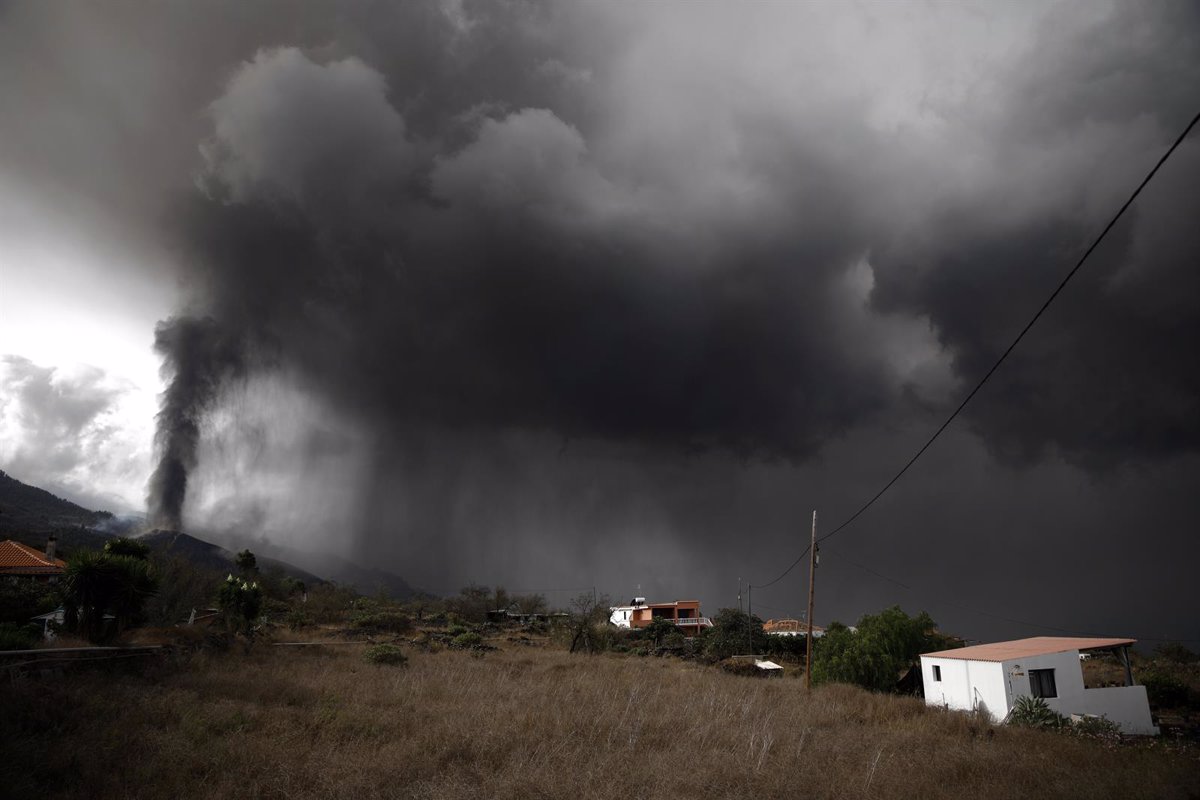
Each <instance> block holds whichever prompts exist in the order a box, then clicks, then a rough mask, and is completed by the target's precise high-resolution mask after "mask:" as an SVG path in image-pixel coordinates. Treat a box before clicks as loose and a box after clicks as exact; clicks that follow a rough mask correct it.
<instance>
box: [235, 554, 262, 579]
mask: <svg viewBox="0 0 1200 800" xmlns="http://www.w3.org/2000/svg"><path fill="white" fill-rule="evenodd" d="M233 563H235V564H237V568H238V569H240V570H241V571H242V574H243V575H247V576H249V575H254V574H255V573H257V572H258V558H257V557H255V555H254V553H251V552H250V550H249V549H246V550H243V551H242V552H240V553H238V554H237V556H236V557H235V558H234V562H233Z"/></svg>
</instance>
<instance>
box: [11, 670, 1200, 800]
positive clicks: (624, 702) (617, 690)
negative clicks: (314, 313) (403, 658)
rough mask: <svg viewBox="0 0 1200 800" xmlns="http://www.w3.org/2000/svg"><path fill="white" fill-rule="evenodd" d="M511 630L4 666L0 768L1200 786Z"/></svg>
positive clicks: (548, 790) (1154, 762)
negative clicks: (58, 668)
mask: <svg viewBox="0 0 1200 800" xmlns="http://www.w3.org/2000/svg"><path fill="white" fill-rule="evenodd" d="M512 647H514V649H511V650H506V651H501V652H496V653H489V654H488V655H487V656H486V657H484V658H479V657H473V656H471V655H469V654H466V653H461V652H452V651H444V652H439V653H432V654H426V653H416V652H413V653H411V654H410V655H411V658H410V662H409V665H408V666H407V667H404V668H396V667H380V666H373V665H368V664H365V663H363V662H362V660H361V650H360V648H359V647H358V646H343V647H339V648H336V649H335V648H328V649H326V650H318V649H316V648H269V647H263V646H258V647H257V648H256V650H255V652H253V653H251V654H249V655H246V654H244V653H242V652H240V651H231V652H228V653H223V654H210V655H202V656H198V657H197V658H196V659H195V660H193V661H192V662H190V663H189V664H187V665H184V666H177V667H174V668H161V669H159V670H156V671H155V672H154V674H151V675H141V674H137V673H136V672H133V671H130V670H129V668H128V667H125V666H123V667H120V668H112V669H108V670H104V671H95V672H91V673H68V677H67V678H66V679H60V680H55V681H49V682H32V681H31V682H25V683H18V684H10V683H9V682H7V681H5V682H3V684H0V708H3V709H5V713H4V714H2V715H0V742H4V743H5V749H6V750H7V751H8V753H7V756H6V757H4V758H0V786H4V787H5V789H6V790H7V791H10V792H12V793H13V794H12V796H18V797H24V796H29V797H33V796H38V797H79V796H84V795H86V796H89V797H127V798H158V797H163V798H168V797H197V798H206V797H211V798H218V797H291V798H310V797H313V798H315V797H320V798H355V799H356V800H357V799H358V798H363V799H366V798H384V797H388V798H391V797H413V798H417V797H421V798H472V799H473V800H474V799H476V798H483V797H489V798H490V797H497V798H530V797H569V798H572V800H586V799H587V798H600V797H604V798H609V797H615V798H622V799H623V800H624V799H626V798H628V799H630V800H632V798H676V797H679V798H684V797H687V798H701V797H703V798H723V797H800V796H804V797H830V798H841V797H845V798H860V797H897V798H900V797H918V796H919V797H921V798H922V799H923V800H935V799H936V798H948V799H949V798H952V799H953V800H962V798H964V797H966V798H971V800H986V799H987V798H1014V799H1015V798H1030V797H1063V798H1071V797H1079V798H1089V799H1090V800H1094V798H1100V797H1123V798H1138V797H1146V798H1150V797H1153V798H1172V797H1181V798H1182V797H1196V796H1197V795H1198V794H1200V763H1198V762H1197V754H1196V750H1195V749H1194V748H1192V749H1185V750H1178V749H1173V748H1171V747H1169V746H1166V745H1164V744H1163V743H1162V742H1155V743H1153V744H1151V743H1146V744H1143V745H1136V746H1128V745H1127V746H1121V747H1116V748H1115V749H1112V748H1106V746H1105V745H1102V744H1099V743H1096V742H1092V741H1085V740H1077V739H1070V738H1065V737H1062V736H1056V735H1053V734H1044V733H1038V732H1033V731H1024V730H1014V729H1006V728H991V727H990V726H988V725H986V724H983V723H981V722H979V721H978V720H973V719H972V718H970V717H968V716H966V715H963V714H956V713H947V712H943V711H938V710H930V709H926V707H925V706H924V705H923V704H922V703H921V702H920V701H916V700H911V699H903V698H895V697H887V696H880V695H871V694H868V693H865V692H862V691H859V690H856V689H851V688H849V687H844V686H831V687H825V688H822V689H818V690H816V691H815V692H814V693H813V694H812V695H811V697H810V696H808V695H806V694H805V692H804V690H803V688H802V687H801V685H800V683H799V682H798V681H797V680H795V679H782V680H772V681H762V680H756V679H753V678H740V677H734V676H729V675H725V674H722V673H720V672H719V671H717V670H714V669H707V668H703V667H699V666H695V665H691V664H686V663H683V662H679V661H675V660H671V659H638V658H627V657H626V658H623V657H617V656H597V657H587V656H571V655H569V654H567V653H564V652H562V651H558V650H550V649H542V648H537V647H521V648H516V647H515V646H512ZM117 663H121V662H117ZM873 764H874V765H875V766H874V771H873V773H872V765H873ZM868 780H870V786H869V788H868V786H867V784H868ZM2 793H3V792H2V791H0V794H2Z"/></svg>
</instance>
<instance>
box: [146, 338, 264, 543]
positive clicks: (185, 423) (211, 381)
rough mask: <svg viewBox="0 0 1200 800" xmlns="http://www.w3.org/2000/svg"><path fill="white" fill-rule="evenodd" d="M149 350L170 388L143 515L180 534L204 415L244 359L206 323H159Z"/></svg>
mask: <svg viewBox="0 0 1200 800" xmlns="http://www.w3.org/2000/svg"><path fill="white" fill-rule="evenodd" d="M154 349H155V350H156V351H157V352H158V353H160V354H161V355H162V357H163V367H162V369H163V377H164V378H166V379H167V380H168V381H169V383H168V385H167V390H166V391H165V392H163V395H162V407H161V408H160V410H159V412H158V432H157V433H156V435H155V444H156V446H157V447H158V450H159V462H158V466H157V467H156V468H155V470H154V474H153V475H152V476H151V477H150V486H149V496H148V497H147V507H148V509H147V510H148V512H149V517H150V522H151V524H152V525H154V526H156V527H161V528H168V529H171V530H179V529H180V528H181V527H182V522H183V502H184V499H185V498H186V496H187V483H188V474H189V473H190V472H191V470H192V469H193V468H194V467H195V466H196V446H197V444H198V443H199V440H200V425H201V422H202V421H203V417H204V414H205V412H207V411H208V409H210V408H211V407H212V405H213V403H214V402H215V401H216V400H217V397H218V395H219V394H220V390H221V387H222V386H223V385H224V384H225V382H226V381H227V380H229V379H230V378H232V377H235V376H237V375H241V374H243V372H244V370H245V359H244V356H243V350H242V346H241V344H240V341H239V340H237V339H235V338H233V337H231V336H229V335H228V334H227V333H226V332H225V331H223V330H222V329H221V327H220V326H219V325H218V324H217V323H216V322H215V321H214V320H213V319H211V318H208V317H205V318H203V319H195V318H191V317H173V318H171V319H168V320H165V321H163V322H160V323H159V324H158V326H157V327H156V328H155V329H154Z"/></svg>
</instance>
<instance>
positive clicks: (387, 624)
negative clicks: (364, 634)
mask: <svg viewBox="0 0 1200 800" xmlns="http://www.w3.org/2000/svg"><path fill="white" fill-rule="evenodd" d="M351 625H353V626H354V627H355V628H357V629H358V630H362V631H378V632H381V633H406V632H408V631H410V630H412V622H411V621H410V620H409V618H408V617H406V616H405V615H403V614H401V613H399V612H398V611H376V612H373V613H365V614H361V613H360V614H355V615H354V617H353V618H352V619H351Z"/></svg>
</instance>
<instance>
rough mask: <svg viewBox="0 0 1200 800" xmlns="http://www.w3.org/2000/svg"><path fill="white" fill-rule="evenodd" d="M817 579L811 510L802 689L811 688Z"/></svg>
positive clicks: (815, 542)
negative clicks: (806, 633)
mask: <svg viewBox="0 0 1200 800" xmlns="http://www.w3.org/2000/svg"><path fill="white" fill-rule="evenodd" d="M816 577H817V512H816V510H815V509H814V510H813V522H812V540H811V541H810V542H809V545H808V635H807V636H805V637H804V639H805V641H804V688H805V689H811V688H812V651H813V599H814V597H815V595H816V588H817V587H816V584H815V583H814V581H815V580H816Z"/></svg>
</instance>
